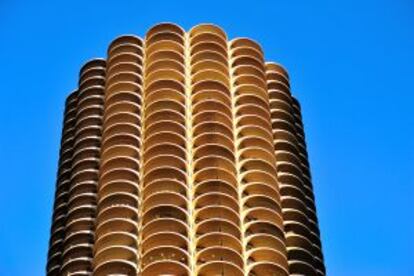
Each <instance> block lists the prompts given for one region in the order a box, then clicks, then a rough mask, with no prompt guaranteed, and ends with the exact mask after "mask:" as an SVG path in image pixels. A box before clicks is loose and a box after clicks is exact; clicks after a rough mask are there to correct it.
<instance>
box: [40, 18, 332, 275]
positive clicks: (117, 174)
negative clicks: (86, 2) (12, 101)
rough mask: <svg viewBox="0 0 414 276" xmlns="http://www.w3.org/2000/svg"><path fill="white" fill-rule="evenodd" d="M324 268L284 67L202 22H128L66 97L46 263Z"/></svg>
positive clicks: (320, 271)
mask: <svg viewBox="0 0 414 276" xmlns="http://www.w3.org/2000/svg"><path fill="white" fill-rule="evenodd" d="M92 274H93V275H97V276H100V275H143V276H150V275H229V276H230V275H236V276H237V275H275V276H276V275H325V268H324V263H323V256H322V249H321V242H320V236H319V229H318V221H317V215H316V210H315V199H314V195H313V190H312V182H311V177H310V169H309V162H308V158H307V151H306V145H305V137H304V130H303V124H302V119H301V111H300V105H299V103H298V101H297V100H296V99H295V98H293V97H292V96H291V93H290V86H289V77H288V74H287V72H286V71H285V69H283V67H281V66H280V65H278V64H276V63H272V62H265V60H264V54H263V51H262V49H261V47H260V46H259V45H258V44H257V43H256V42H254V41H253V40H250V39H247V38H235V39H233V40H228V38H227V35H226V34H225V33H224V31H223V30H221V29H220V28H218V27H217V26H214V25H211V24H201V25H198V26H195V27H194V28H192V29H191V30H190V31H188V32H185V31H184V30H183V29H182V28H181V27H179V26H177V25H174V24H170V23H163V24H159V25H156V26H154V27H153V28H151V29H150V30H149V31H148V32H147V34H146V36H145V38H144V39H141V38H139V37H136V36H131V35H126V36H121V37H118V38H116V39H115V40H114V41H113V42H112V43H111V44H110V45H109V47H108V52H107V57H106V59H94V60H91V61H89V62H87V63H86V64H85V65H84V66H83V67H82V69H81V70H80V77H79V85H78V88H77V90H76V91H75V92H73V93H72V94H70V95H69V96H68V99H67V101H66V107H65V114H64V122H63V131H62V141H61V150H60V158H59V169H58V175H57V183H56V195H55V204H54V212H53V218H52V227H51V237H50V246H49V254H48V263H47V275H50V276H52V275H92Z"/></svg>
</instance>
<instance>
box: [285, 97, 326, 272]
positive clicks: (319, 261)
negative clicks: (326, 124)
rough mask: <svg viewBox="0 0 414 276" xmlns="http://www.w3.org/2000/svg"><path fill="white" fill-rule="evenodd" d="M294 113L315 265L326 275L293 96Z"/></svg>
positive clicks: (302, 132) (306, 156) (299, 114)
mask: <svg viewBox="0 0 414 276" xmlns="http://www.w3.org/2000/svg"><path fill="white" fill-rule="evenodd" d="M292 107H293V109H292V113H293V116H294V121H295V129H296V139H297V142H298V150H299V159H300V165H301V167H302V181H303V187H304V190H303V191H304V193H305V204H306V207H307V210H308V212H307V214H308V221H309V228H310V230H311V241H312V244H313V250H312V253H313V259H314V264H313V265H314V267H315V269H316V273H317V275H325V273H326V272H325V265H324V262H323V254H322V245H321V239H320V232H319V226H318V218H317V215H316V206H315V196H314V194H313V187H312V180H311V173H310V168H309V161H308V153H307V149H306V142H305V132H304V128H303V123H302V115H301V108H300V104H299V102H298V100H297V99H296V98H294V97H292Z"/></svg>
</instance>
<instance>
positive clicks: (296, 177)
mask: <svg viewBox="0 0 414 276" xmlns="http://www.w3.org/2000/svg"><path fill="white" fill-rule="evenodd" d="M266 69H267V70H266V74H267V86H268V91H269V97H270V110H271V114H272V128H273V136H274V145H275V152H276V159H277V162H276V165H277V177H278V180H279V185H280V192H281V195H282V209H283V218H284V225H285V234H286V242H287V250H288V258H289V270H290V273H291V274H303V273H304V274H306V275H315V273H316V272H315V269H314V267H313V255H312V243H311V240H310V238H311V236H310V229H309V221H308V216H307V213H308V212H307V208H306V202H305V200H306V199H305V193H304V185H303V181H302V168H301V162H300V158H299V151H298V146H297V144H298V143H297V140H296V129H295V120H294V118H293V115H292V98H291V94H290V87H289V78H288V75H287V72H286V71H285V70H284V69H283V68H282V67H281V66H279V65H277V64H275V63H268V64H267V65H266Z"/></svg>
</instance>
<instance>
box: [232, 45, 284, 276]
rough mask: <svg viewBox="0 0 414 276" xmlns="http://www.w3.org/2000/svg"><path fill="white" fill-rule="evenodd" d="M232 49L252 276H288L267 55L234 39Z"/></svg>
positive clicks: (244, 214)
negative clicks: (268, 87) (265, 56)
mask: <svg viewBox="0 0 414 276" xmlns="http://www.w3.org/2000/svg"><path fill="white" fill-rule="evenodd" d="M229 48H230V51H231V52H230V56H231V71H232V72H231V73H232V86H233V93H232V97H233V99H234V108H235V110H234V112H235V115H236V122H237V123H236V127H237V130H236V131H237V151H238V156H237V158H238V160H239V168H238V169H239V171H240V172H241V174H240V178H239V185H241V188H242V190H243V193H242V199H241V201H242V204H243V205H242V206H243V215H242V222H243V226H244V227H243V232H244V233H243V235H244V241H245V244H244V246H245V247H246V254H247V268H246V273H247V274H249V275H250V274H253V275H288V274H289V273H288V262H287V257H286V247H285V236H284V231H283V218H282V209H281V203H280V195H279V185H278V180H277V178H276V157H275V152H274V149H273V136H272V126H271V115H270V112H269V96H268V93H267V86H266V75H265V66H264V60H263V53H262V50H261V48H260V46H259V45H258V44H257V43H255V42H254V41H252V40H249V39H245V38H238V39H234V40H233V41H231V43H230V44H229Z"/></svg>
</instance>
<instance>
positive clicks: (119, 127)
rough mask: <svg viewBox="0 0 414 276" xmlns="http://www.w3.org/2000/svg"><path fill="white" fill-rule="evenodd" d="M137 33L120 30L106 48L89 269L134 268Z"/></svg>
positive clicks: (116, 271)
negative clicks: (129, 33)
mask: <svg viewBox="0 0 414 276" xmlns="http://www.w3.org/2000/svg"><path fill="white" fill-rule="evenodd" d="M142 59H143V47H142V41H141V39H139V38H137V37H134V36H122V37H119V38H117V39H115V40H114V41H113V42H112V43H111V44H110V46H109V48H108V59H107V79H106V86H105V115H104V121H103V132H102V150H101V166H100V176H99V189H98V214H97V220H96V229H95V236H96V240H95V248H94V275H96V276H100V275H135V274H136V273H137V271H138V265H137V262H138V244H137V238H138V212H139V209H138V208H139V183H140V159H141V158H140V149H141V109H142V108H141V106H142Z"/></svg>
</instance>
